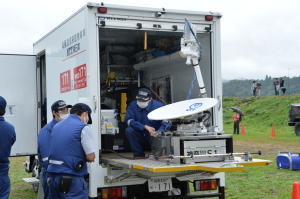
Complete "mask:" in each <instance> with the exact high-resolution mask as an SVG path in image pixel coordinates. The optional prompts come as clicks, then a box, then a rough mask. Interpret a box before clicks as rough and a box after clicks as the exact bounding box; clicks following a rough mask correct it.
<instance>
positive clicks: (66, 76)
mask: <svg viewBox="0 0 300 199" xmlns="http://www.w3.org/2000/svg"><path fill="white" fill-rule="evenodd" d="M69 91H71V71H70V70H68V71H65V72H62V73H60V93H65V92H69Z"/></svg>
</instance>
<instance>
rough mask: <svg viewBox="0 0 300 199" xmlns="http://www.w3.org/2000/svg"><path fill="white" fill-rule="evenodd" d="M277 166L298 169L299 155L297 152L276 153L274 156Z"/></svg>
mask: <svg viewBox="0 0 300 199" xmlns="http://www.w3.org/2000/svg"><path fill="white" fill-rule="evenodd" d="M276 164H277V167H278V168H281V169H290V170H300V155H299V154H290V153H288V154H278V155H277V157H276Z"/></svg>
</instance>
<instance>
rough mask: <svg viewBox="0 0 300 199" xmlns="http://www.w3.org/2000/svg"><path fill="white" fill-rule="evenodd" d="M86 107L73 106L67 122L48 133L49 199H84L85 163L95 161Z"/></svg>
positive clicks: (85, 197)
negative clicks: (49, 134) (49, 137)
mask: <svg viewBox="0 0 300 199" xmlns="http://www.w3.org/2000/svg"><path fill="white" fill-rule="evenodd" d="M91 113H92V111H91V109H90V107H89V106H88V105H86V104H83V103H78V104H75V105H73V107H72V108H71V110H70V115H69V117H68V118H67V119H65V120H63V121H61V122H59V123H57V124H56V125H55V126H54V127H53V129H52V132H51V140H50V153H49V165H48V168H47V172H48V176H49V177H50V180H49V186H50V196H51V199H58V198H72V199H79V198H80V199H87V198H88V190H87V185H86V182H85V179H84V176H86V175H87V174H88V171H87V163H86V162H93V161H94V159H95V151H96V148H95V145H94V143H93V135H92V132H91V128H90V126H89V125H88V124H92V119H91Z"/></svg>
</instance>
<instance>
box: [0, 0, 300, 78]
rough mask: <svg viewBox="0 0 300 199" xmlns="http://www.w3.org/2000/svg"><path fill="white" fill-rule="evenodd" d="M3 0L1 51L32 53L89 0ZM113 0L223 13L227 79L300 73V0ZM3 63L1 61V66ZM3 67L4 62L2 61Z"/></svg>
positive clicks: (0, 10)
mask: <svg viewBox="0 0 300 199" xmlns="http://www.w3.org/2000/svg"><path fill="white" fill-rule="evenodd" d="M86 2H87V1H83V0H59V1H58V0H52V1H46V0H7V1H4V0H1V1H0V27H1V34H0V35H1V36H0V53H5V54H32V52H33V47H32V45H33V43H34V42H36V41H37V40H38V39H40V38H41V37H42V36H44V35H45V34H46V33H48V32H49V31H51V30H52V29H53V28H54V27H56V26H57V25H58V24H59V23H61V22H62V21H63V20H65V19H66V18H67V17H69V16H70V15H71V14H73V13H74V12H76V11H77V10H78V9H79V8H81V7H82V6H83V5H85V4H86ZM92 2H103V3H107V4H119V5H124V4H126V5H129V6H142V7H154V8H162V7H164V8H165V9H166V10H167V9H180V10H194V11H213V12H220V13H221V14H222V15H223V17H222V18H221V54H222V62H221V63H222V78H223V79H240V78H245V79H264V78H265V76H266V75H269V76H272V77H280V76H290V77H293V76H299V75H300V74H299V73H300V59H299V52H300V38H299V37H300V14H299V10H300V1H299V0H184V1H182V0H151V1H142V0H126V1H125V0H108V1H92ZM0 66H1V65H0ZM1 67H3V66H1Z"/></svg>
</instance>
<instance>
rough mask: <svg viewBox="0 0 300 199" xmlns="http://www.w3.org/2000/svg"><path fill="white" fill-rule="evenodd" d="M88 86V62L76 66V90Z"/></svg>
mask: <svg viewBox="0 0 300 199" xmlns="http://www.w3.org/2000/svg"><path fill="white" fill-rule="evenodd" d="M85 87H87V80H86V64H83V65H81V66H77V67H76V68H74V90H77V89H81V88H85Z"/></svg>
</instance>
